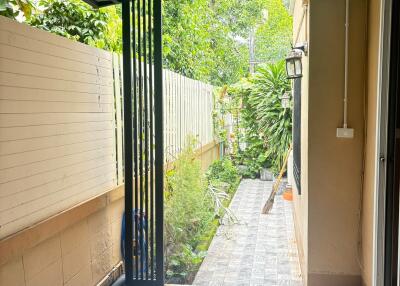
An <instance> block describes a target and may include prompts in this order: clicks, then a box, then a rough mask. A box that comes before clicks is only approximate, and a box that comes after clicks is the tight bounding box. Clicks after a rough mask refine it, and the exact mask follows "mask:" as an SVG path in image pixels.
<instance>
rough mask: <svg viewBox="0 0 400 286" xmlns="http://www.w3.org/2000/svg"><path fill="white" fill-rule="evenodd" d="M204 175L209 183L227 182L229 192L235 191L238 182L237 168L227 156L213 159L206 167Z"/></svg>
mask: <svg viewBox="0 0 400 286" xmlns="http://www.w3.org/2000/svg"><path fill="white" fill-rule="evenodd" d="M206 176H207V179H208V181H209V182H210V183H211V184H218V183H221V182H222V183H225V184H228V185H229V187H228V188H227V189H228V192H229V193H232V192H234V191H236V189H237V186H238V185H239V182H240V176H239V173H238V170H237V168H236V166H235V165H234V164H233V163H232V161H231V160H230V159H229V158H228V157H225V158H223V159H221V160H217V161H214V162H213V163H212V164H211V165H210V167H209V168H208V171H207V173H206Z"/></svg>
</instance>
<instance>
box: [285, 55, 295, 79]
mask: <svg viewBox="0 0 400 286" xmlns="http://www.w3.org/2000/svg"><path fill="white" fill-rule="evenodd" d="M286 70H287V74H288V77H292V76H294V72H295V66H294V60H292V59H291V60H289V61H287V62H286Z"/></svg>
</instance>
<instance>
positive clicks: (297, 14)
mask: <svg viewBox="0 0 400 286" xmlns="http://www.w3.org/2000/svg"><path fill="white" fill-rule="evenodd" d="M306 3H307V1H303V0H296V1H294V2H293V5H294V6H293V7H292V9H293V27H294V29H293V31H294V32H293V42H296V38H297V42H298V43H302V42H307V41H308V35H309V10H308V9H307V10H305V8H306V7H305V6H304V5H303V4H306ZM305 13H306V14H305ZM303 17H304V18H303ZM298 31H299V34H298V35H297V32H298ZM308 60H309V57H308V56H306V55H303V61H302V64H303V78H302V79H301V81H302V82H301V142H302V143H301V195H298V192H297V190H296V184H295V183H292V186H293V197H294V199H293V206H294V210H295V211H294V219H295V226H296V239H297V241H298V250H299V259H300V266H301V271H302V273H307V272H308V267H307V266H308V243H307V242H308V144H307V142H308V124H307V122H308V81H309V77H308V75H309V73H308V69H309V63H308ZM303 280H304V284H305V285H307V284H306V283H307V275H303Z"/></svg>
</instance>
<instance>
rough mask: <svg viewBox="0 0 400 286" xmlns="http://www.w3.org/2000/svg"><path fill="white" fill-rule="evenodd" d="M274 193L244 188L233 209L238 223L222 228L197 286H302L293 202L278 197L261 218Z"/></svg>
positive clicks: (266, 186) (251, 185)
mask: <svg viewBox="0 0 400 286" xmlns="http://www.w3.org/2000/svg"><path fill="white" fill-rule="evenodd" d="M271 189H272V182H263V181H260V180H243V181H242V182H241V184H240V186H239V189H238V190H237V192H236V194H235V196H234V198H233V200H232V203H231V209H232V211H233V213H234V214H235V215H236V217H237V218H238V220H239V222H238V223H236V224H231V225H221V226H220V227H219V229H218V232H217V234H216V236H215V237H214V239H213V241H212V242H211V245H210V248H209V251H208V254H207V256H206V258H205V259H204V262H203V264H202V266H201V267H200V270H199V272H198V273H197V276H196V279H195V281H194V283H193V285H198V286H211V285H221V286H222V285H260V286H261V285H263V286H274V285H295V286H301V285H302V282H301V272H300V266H299V260H298V253H297V247H296V239H295V234H294V225H293V218H292V205H291V202H287V201H284V200H283V198H282V196H281V195H278V196H277V197H276V199H275V204H274V208H273V210H272V212H271V213H270V214H269V215H262V214H261V208H262V206H263V204H264V203H265V201H266V199H267V198H268V196H269V194H270V192H271Z"/></svg>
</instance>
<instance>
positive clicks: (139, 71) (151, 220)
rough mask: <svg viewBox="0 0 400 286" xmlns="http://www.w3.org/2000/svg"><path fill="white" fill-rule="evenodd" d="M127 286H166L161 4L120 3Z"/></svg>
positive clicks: (126, 0) (145, 1)
mask: <svg viewBox="0 0 400 286" xmlns="http://www.w3.org/2000/svg"><path fill="white" fill-rule="evenodd" d="M122 30H123V32H122V34H123V36H122V38H123V89H124V130H125V132H124V147H125V148H124V150H125V154H124V159H125V231H126V233H125V235H126V236H125V237H126V239H125V245H124V250H125V273H126V278H125V284H126V285H143V286H147V285H164V257H163V256H164V252H163V177H164V176H163V162H164V159H163V110H162V106H163V102H162V100H163V98H162V97H163V96H162V54H161V48H162V44H161V43H162V41H161V40H162V39H161V0H122Z"/></svg>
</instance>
